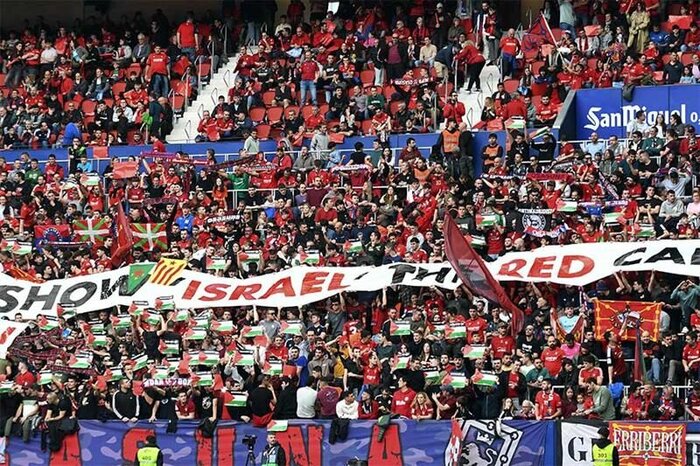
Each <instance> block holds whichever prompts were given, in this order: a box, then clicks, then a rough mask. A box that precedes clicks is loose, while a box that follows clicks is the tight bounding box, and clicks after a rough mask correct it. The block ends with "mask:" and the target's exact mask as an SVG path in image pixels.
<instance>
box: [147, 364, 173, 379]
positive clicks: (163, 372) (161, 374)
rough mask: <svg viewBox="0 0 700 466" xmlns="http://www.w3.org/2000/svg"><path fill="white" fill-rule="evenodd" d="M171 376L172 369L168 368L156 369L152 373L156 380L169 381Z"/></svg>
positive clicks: (159, 367)
mask: <svg viewBox="0 0 700 466" xmlns="http://www.w3.org/2000/svg"><path fill="white" fill-rule="evenodd" d="M169 375H170V367H168V366H157V367H154V368H153V371H152V372H151V377H153V378H154V379H156V380H163V379H167V378H168V376H169Z"/></svg>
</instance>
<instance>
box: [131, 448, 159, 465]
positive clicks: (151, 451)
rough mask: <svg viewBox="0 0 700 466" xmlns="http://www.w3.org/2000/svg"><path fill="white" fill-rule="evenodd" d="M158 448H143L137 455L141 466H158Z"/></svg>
mask: <svg viewBox="0 0 700 466" xmlns="http://www.w3.org/2000/svg"><path fill="white" fill-rule="evenodd" d="M159 452H160V448H158V447H141V448H139V451H138V452H137V453H136V458H138V460H139V465H140V466H156V464H158V453H159Z"/></svg>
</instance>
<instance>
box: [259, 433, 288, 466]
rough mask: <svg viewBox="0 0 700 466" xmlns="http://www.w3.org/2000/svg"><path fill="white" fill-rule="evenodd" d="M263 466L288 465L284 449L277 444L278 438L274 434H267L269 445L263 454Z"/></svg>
mask: <svg viewBox="0 0 700 466" xmlns="http://www.w3.org/2000/svg"><path fill="white" fill-rule="evenodd" d="M260 464H261V465H262V466H284V465H285V464H287V457H286V456H285V453H284V449H283V448H282V447H280V445H279V443H277V436H276V435H275V433H274V432H268V433H267V445H265V449H264V450H263V453H262V461H261V462H260Z"/></svg>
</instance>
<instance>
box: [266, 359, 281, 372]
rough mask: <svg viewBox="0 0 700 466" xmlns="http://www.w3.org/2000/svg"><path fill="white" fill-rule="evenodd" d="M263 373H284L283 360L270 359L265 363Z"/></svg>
mask: <svg viewBox="0 0 700 466" xmlns="http://www.w3.org/2000/svg"><path fill="white" fill-rule="evenodd" d="M263 374H267V375H270V376H276V375H282V361H280V360H279V359H270V360H268V361H266V362H265V364H264V365H263Z"/></svg>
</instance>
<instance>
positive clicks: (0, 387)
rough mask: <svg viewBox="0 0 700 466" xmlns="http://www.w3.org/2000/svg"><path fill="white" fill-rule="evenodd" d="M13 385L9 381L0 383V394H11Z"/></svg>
mask: <svg viewBox="0 0 700 466" xmlns="http://www.w3.org/2000/svg"><path fill="white" fill-rule="evenodd" d="M14 385H15V383H14V382H12V381H11V380H10V381H4V382H0V393H10V392H12V387H14Z"/></svg>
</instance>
